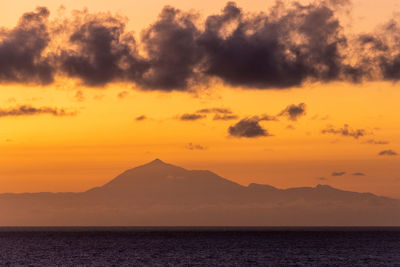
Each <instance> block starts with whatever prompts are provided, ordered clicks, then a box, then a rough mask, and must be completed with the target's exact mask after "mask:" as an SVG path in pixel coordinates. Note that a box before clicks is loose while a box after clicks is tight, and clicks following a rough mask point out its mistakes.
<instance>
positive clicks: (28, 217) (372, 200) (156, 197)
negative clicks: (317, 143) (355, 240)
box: [0, 159, 400, 226]
mask: <svg viewBox="0 0 400 267" xmlns="http://www.w3.org/2000/svg"><path fill="white" fill-rule="evenodd" d="M399 211H400V201H398V200H396V199H391V198H387V197H382V196H377V195H374V194H372V193H358V192H351V191H345V190H341V189H337V188H334V187H331V186H329V185H321V184H319V185H316V186H315V187H297V188H296V187H295V188H287V189H280V188H276V187H273V186H271V185H263V184H257V183H250V184H249V185H248V186H244V185H240V184H238V183H235V182H233V181H230V180H228V179H226V178H223V177H221V176H219V175H217V174H215V173H213V172H211V171H208V170H187V169H184V168H182V167H178V166H174V165H172V164H168V163H165V162H163V161H161V160H159V159H156V160H153V161H151V162H149V163H146V164H143V165H140V166H137V167H135V168H132V169H129V170H126V171H124V172H122V173H121V174H119V175H118V176H116V177H115V178H114V179H112V180H110V181H109V182H107V183H105V184H104V185H102V186H99V187H94V188H92V189H89V190H87V191H84V192H76V193H73V192H69V193H68V192H64V193H49V192H47V193H23V194H0V212H1V214H2V216H1V217H0V225H11V226H13V225H31V226H32V225H50V226H53V225H63V226H66V225H67V226H68V225H92V226H97V225H100V226H104V225H105V226H106V225H115V226H118V225H125V226H135V225H140V226H146V225H149V226H151V225H153V226H157V225H158V226H163V225H164V226H167V225H171V226H176V225H180V226H184V225H188V226H190V225H192V226H193V225H198V226H201V225H213V226H217V225H221V226H229V225H232V226H240V225H242V226H251V225H257V226H260V225H265V226H272V225H279V226H282V225H286V226H290V225H295V226H299V225H300V226H301V225H303V226H307V225H309V226H340V225H342V226H355V225H358V226H362V225H364V226H372V225H379V226H382V225H388V226H390V225H400V212H399Z"/></svg>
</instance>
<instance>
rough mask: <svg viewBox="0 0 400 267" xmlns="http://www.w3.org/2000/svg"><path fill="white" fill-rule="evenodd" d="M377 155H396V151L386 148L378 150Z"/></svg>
mask: <svg viewBox="0 0 400 267" xmlns="http://www.w3.org/2000/svg"><path fill="white" fill-rule="evenodd" d="M378 155H379V156H397V152H395V151H393V150H391V149H388V150H383V151H381V152H379V154H378Z"/></svg>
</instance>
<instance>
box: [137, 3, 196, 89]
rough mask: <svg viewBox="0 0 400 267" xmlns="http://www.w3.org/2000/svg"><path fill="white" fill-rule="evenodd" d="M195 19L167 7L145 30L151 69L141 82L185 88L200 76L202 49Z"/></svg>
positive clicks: (144, 84) (152, 87) (150, 84)
mask: <svg viewBox="0 0 400 267" xmlns="http://www.w3.org/2000/svg"><path fill="white" fill-rule="evenodd" d="M193 19H194V17H193V15H191V14H188V13H183V12H181V11H179V10H177V9H175V8H173V7H169V6H167V7H165V8H164V9H163V11H162V12H161V14H160V16H159V18H158V21H156V23H154V24H153V25H151V26H150V27H149V28H148V29H146V30H145V31H144V33H143V34H142V43H143V45H144V47H145V51H146V53H147V55H148V58H147V59H146V60H147V61H146V62H147V64H148V69H147V70H146V72H145V73H144V74H143V75H142V77H141V78H140V79H139V80H138V82H139V84H141V85H142V86H144V87H145V88H149V89H160V90H165V91H172V90H185V89H187V88H189V87H190V85H191V84H192V83H193V82H194V81H195V80H197V79H198V77H197V76H198V71H196V68H197V66H198V63H199V62H200V60H201V59H202V51H201V49H200V48H199V46H198V44H197V38H198V36H199V35H200V31H199V30H198V29H197V28H196V26H195V24H194V22H193Z"/></svg>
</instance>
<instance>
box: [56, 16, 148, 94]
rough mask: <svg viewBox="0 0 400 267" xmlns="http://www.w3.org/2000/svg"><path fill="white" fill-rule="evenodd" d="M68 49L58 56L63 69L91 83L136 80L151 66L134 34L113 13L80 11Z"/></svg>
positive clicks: (90, 84)
mask: <svg viewBox="0 0 400 267" xmlns="http://www.w3.org/2000/svg"><path fill="white" fill-rule="evenodd" d="M77 16H80V17H78V18H75V20H76V21H78V22H77V23H73V22H70V23H72V24H73V29H72V32H71V33H70V35H69V39H68V46H67V48H64V49H62V51H61V55H60V56H59V57H58V61H59V65H60V68H61V71H62V72H63V73H65V74H67V75H68V76H69V77H74V78H78V79H80V80H81V81H82V82H83V83H84V84H85V85H88V86H104V85H106V84H108V83H111V82H118V81H135V80H136V79H138V78H139V77H140V76H141V75H142V73H143V72H144V71H145V70H146V68H147V63H145V62H143V61H142V60H140V58H139V56H138V54H137V51H136V41H135V39H134V37H133V34H132V33H125V23H124V21H123V20H122V19H121V18H119V17H113V16H111V15H102V14H97V15H91V14H87V13H83V14H81V13H78V15H77Z"/></svg>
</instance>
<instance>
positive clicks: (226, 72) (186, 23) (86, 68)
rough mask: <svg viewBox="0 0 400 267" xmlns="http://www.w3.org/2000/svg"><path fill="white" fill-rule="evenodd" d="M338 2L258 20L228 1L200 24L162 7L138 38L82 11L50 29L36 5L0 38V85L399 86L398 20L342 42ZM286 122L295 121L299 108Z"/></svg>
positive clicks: (292, 8)
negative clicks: (63, 80)
mask: <svg viewBox="0 0 400 267" xmlns="http://www.w3.org/2000/svg"><path fill="white" fill-rule="evenodd" d="M345 2H346V3H347V2H348V1H345V0H321V1H313V2H312V3H309V4H300V3H298V2H292V3H291V4H284V3H283V2H281V1H277V2H276V4H275V5H274V6H273V7H272V8H270V9H268V10H265V11H264V12H259V13H249V12H246V11H245V10H243V9H241V8H240V7H238V6H237V5H236V4H235V3H234V2H228V3H227V4H226V5H225V7H223V9H222V10H221V11H220V12H217V13H215V14H212V15H210V16H207V17H205V18H201V19H199V16H198V15H197V14H194V13H193V12H183V11H181V10H178V9H176V8H173V7H170V6H166V7H164V9H163V10H162V11H161V13H160V15H159V16H158V18H157V19H156V20H155V21H154V22H153V23H152V24H150V25H149V26H148V27H147V28H146V29H144V30H143V31H142V34H141V36H140V39H138V40H136V38H135V36H134V34H133V33H132V32H130V31H127V30H126V28H127V25H126V24H127V19H126V18H123V17H121V16H118V15H112V14H110V13H106V12H105V13H94V14H92V13H89V12H88V11H80V12H74V13H73V14H72V16H70V17H66V18H63V19H61V20H60V19H59V20H55V21H49V19H48V17H49V11H48V9H47V8H45V7H39V8H37V9H36V10H35V11H33V12H28V13H25V14H23V15H22V17H21V18H20V19H19V22H18V23H17V25H16V26H15V27H14V28H11V29H2V30H1V31H0V40H1V41H0V82H2V83H20V84H26V83H33V84H40V85H49V84H51V83H53V82H54V77H62V76H65V77H67V78H74V79H76V80H77V81H78V82H80V83H82V84H84V85H86V86H92V87H105V86H107V85H108V84H110V83H115V82H124V83H129V84H132V85H134V86H135V87H136V88H139V89H142V90H161V91H192V90H195V89H196V88H198V87H199V86H202V85H208V84H210V83H211V82H213V81H220V82H222V83H223V84H226V85H229V86H234V87H241V88H244V89H246V88H255V89H285V88H293V87H301V86H302V85H304V84H305V83H308V82H320V83H328V82H336V81H346V82H351V83H359V82H363V81H382V80H387V81H399V80H400V46H399V40H400V26H399V25H400V19H399V18H397V17H395V18H393V19H391V20H390V21H389V22H388V23H386V24H385V25H384V26H382V27H380V28H379V30H377V31H375V32H370V33H363V34H359V35H357V34H351V35H350V34H349V35H346V34H345V33H346V32H348V31H346V29H345V25H344V24H343V23H341V21H340V20H339V16H338V15H337V11H338V10H340V9H341V8H343V6H344V4H343V3H345ZM315 25H318V27H315ZM171 66H173V67H171ZM300 109H301V108H300ZM285 114H287V116H288V117H289V118H290V119H291V120H296V119H297V118H298V116H299V115H296V114H299V113H296V109H292V113H290V110H286V111H285Z"/></svg>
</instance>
